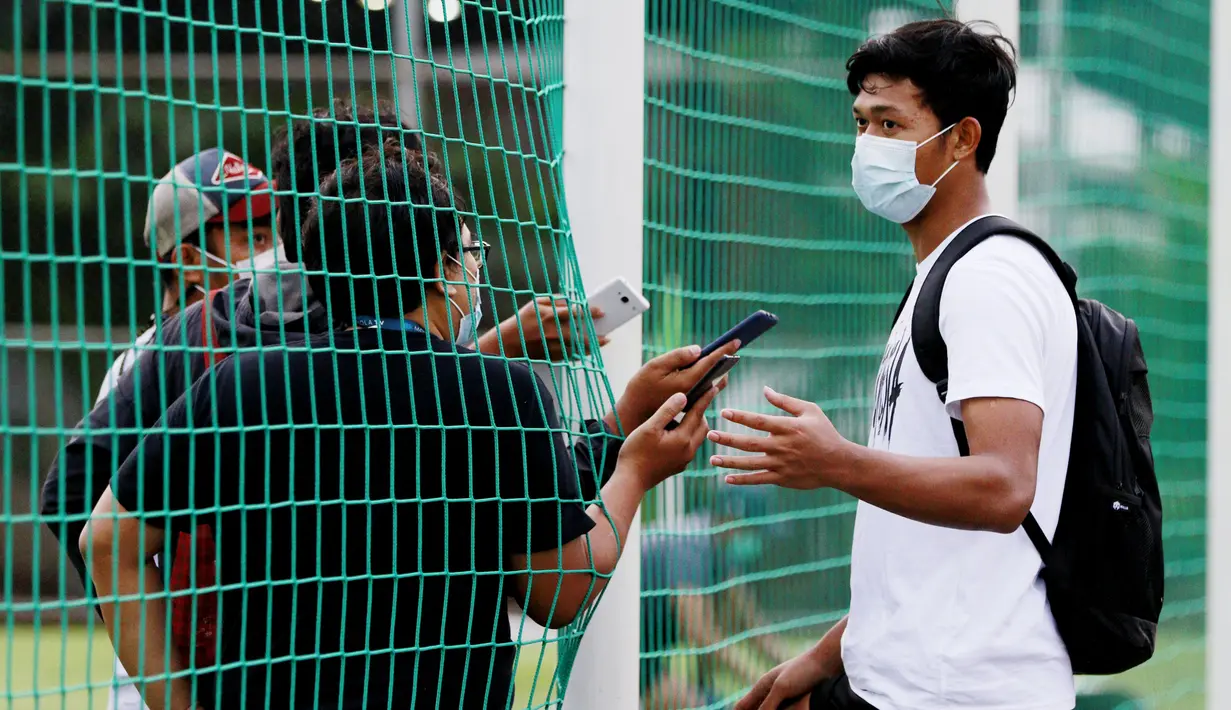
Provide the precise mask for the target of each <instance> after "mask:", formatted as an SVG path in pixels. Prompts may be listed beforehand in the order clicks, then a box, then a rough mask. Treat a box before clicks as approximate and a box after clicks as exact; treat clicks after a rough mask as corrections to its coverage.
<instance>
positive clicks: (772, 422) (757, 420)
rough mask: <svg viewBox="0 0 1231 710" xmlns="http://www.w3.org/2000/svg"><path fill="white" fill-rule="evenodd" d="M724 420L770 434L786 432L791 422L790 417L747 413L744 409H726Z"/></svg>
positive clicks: (723, 415)
mask: <svg viewBox="0 0 1231 710" xmlns="http://www.w3.org/2000/svg"><path fill="white" fill-rule="evenodd" d="M722 418H723V419H726V420H727V421H729V422H735V423H736V424H739V425H741V426H746V427H748V428H749V429H756V430H757V431H764V432H767V433H770V434H779V433H782V432H785V431H786V430H787V427H788V426H789V424H790V422H791V418H790V417H779V416H776V415H772V414H758V413H756V412H745V411H744V410H742V409H724V410H722Z"/></svg>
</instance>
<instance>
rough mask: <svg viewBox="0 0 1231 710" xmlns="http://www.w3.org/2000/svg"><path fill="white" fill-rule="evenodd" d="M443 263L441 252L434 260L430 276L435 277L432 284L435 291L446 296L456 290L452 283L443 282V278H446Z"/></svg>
mask: <svg viewBox="0 0 1231 710" xmlns="http://www.w3.org/2000/svg"><path fill="white" fill-rule="evenodd" d="M444 263H445V255H444V254H441V255H440V258H439V259H437V260H436V266H435V267H433V269H432V271H433V274H432V276H433V278H434V279H435V281H433V283H432V285H433V286H435V287H436V292H437V293H439V294H440V295H441V296H444V297H445V298H448V297H449V296H452V295H453V294H454V293H456V292H457V288H456V287H454V286H453V284H450V283H445V279H447V278H448V275H446V274H445V270H444Z"/></svg>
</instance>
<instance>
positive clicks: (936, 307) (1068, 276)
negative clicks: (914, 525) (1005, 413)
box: [911, 217, 1077, 565]
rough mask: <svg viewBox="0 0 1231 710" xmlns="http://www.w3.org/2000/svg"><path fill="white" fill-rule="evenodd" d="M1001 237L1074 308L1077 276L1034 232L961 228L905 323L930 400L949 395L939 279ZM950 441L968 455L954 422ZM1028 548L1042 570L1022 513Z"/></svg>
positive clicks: (1031, 528) (1040, 546)
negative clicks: (1048, 276)
mask: <svg viewBox="0 0 1231 710" xmlns="http://www.w3.org/2000/svg"><path fill="white" fill-rule="evenodd" d="M999 235H1006V236H1011V237H1017V238H1018V239H1021V240H1023V241H1025V242H1028V243H1029V244H1030V245H1031V246H1033V247H1034V248H1035V249H1037V250H1038V251H1039V253H1040V254H1042V255H1043V257H1044V258H1045V259H1047V262H1048V263H1049V264H1051V267H1052V269H1054V270H1055V272H1056V275H1057V276H1059V277H1060V281H1061V282H1062V283H1063V284H1064V288H1065V290H1066V291H1068V294H1069V298H1070V299H1071V300H1072V301H1073V306H1074V307H1076V306H1077V272H1075V271H1074V270H1073V268H1072V267H1071V266H1069V265H1068V264H1066V263H1065V262H1064V261H1063V260H1062V259H1061V258H1060V255H1059V254H1057V253H1056V250H1055V249H1052V248H1051V245H1050V244H1048V243H1047V242H1045V241H1044V240H1043V239H1042V238H1041V237H1039V236H1038V235H1037V234H1035V233H1034V232H1031V231H1030V230H1028V229H1026V228H1025V227H1023V226H1021V225H1020V224H1018V223H1016V222H1014V221H1013V220H1011V219H1008V218H1006V217H984V218H983V219H980V220H977V221H975V222H973V223H972V224H970V225H969V226H967V227H966V228H965V229H963V230H962V232H961V233H960V234H958V235H957V236H956V237H955V238H954V240H953V242H952V243H950V244H949V246H948V247H947V248H946V249H945V250H944V251H943V252H941V254H940V258H939V259H937V261H936V263H935V264H934V265H933V266H932V270H931V271H929V272H928V275H927V278H925V279H924V280H923V285H922V286H921V287H920V288H919V298H918V299H917V300H916V301H915V310H914V317H913V319H912V321H911V342H912V344H913V346H914V350H915V357H916V359H918V360H919V367H920V369H922V370H923V374H924V375H925V376H926V377H927V378H928V380H929V381H930V382H932V383H933V384H935V385H936V394H937V395H938V396H939V397H940V401H941V402H944V401H946V399H947V395H948V394H949V349H948V347H947V346H946V345H945V339H944V337H943V336H942V335H941V333H940V297H941V295H942V293H943V292H944V288H945V279H946V278H947V277H948V276H949V271H950V270H951V269H952V268H953V265H954V264H956V263H957V262H958V260H959V259H961V258H962V257H963V256H965V255H966V254H967V253H968V252H969V251H970V250H971V249H974V248H975V247H976V246H978V245H979V244H981V243H983V242H984V241H985V240H987V239H988V238H990V237H994V236H999ZM952 424H953V437H954V439H956V441H957V446H958V451H959V453H961V455H962V456H968V455H969V454H970V445H969V443H968V442H967V440H966V428H965V427H964V426H963V425H962V422H960V421H958V420H957V419H953V420H952ZM1022 528H1024V529H1025V531H1026V535H1027V537H1029V538H1030V542H1031V543H1033V544H1034V548H1035V550H1037V551H1038V553H1039V556H1040V557H1042V559H1043V563H1044V565H1046V564H1047V563H1048V562H1049V561H1050V559H1051V543H1050V542H1049V541H1048V540H1047V536H1046V535H1044V534H1043V530H1042V528H1041V527H1040V526H1039V523H1038V521H1037V520H1035V518H1034V514H1033V513H1027V514H1026V519H1025V520H1024V521H1023V522H1022Z"/></svg>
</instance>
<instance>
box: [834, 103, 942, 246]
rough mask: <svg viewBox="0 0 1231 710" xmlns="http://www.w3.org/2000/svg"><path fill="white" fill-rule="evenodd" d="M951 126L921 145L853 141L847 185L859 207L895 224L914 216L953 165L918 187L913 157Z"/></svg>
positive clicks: (885, 140)
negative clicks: (861, 204) (934, 180)
mask: <svg viewBox="0 0 1231 710" xmlns="http://www.w3.org/2000/svg"><path fill="white" fill-rule="evenodd" d="M956 125H957V124H956V123H955V124H953V126H956ZM953 126H949V128H946V129H945V130H943V131H941V132H940V133H937V134H936V135H934V136H932V137H931V138H929V139H927V140H925V141H923V142H922V143H916V142H915V141H904V140H898V139H896V138H883V137H881V136H874V135H870V134H867V133H865V134H863V135H862V136H859V138H857V139H855V157H853V158H851V186H852V187H854V188H855V194H856V195H859V201H860V202H862V203H863V206H864V207H865V208H867V210H868V211H869V212H871V213H872V214H874V215H877V216H880V217H884V218H885V219H887V220H889V221H890V222H897V223H898V224H905V223H907V222H909V221H911V220H912V219H914V218H915V217H918V216H919V213H920V212H922V211H923V208H924V207H926V206H927V204H928V202H929V201H930V200H931V199H932V196H933V195H935V194H936V186H937V185H938V184H940V181H941V180H943V179H944V178H945V175H948V174H949V171H950V170H953V169H954V168H955V167H957V163H956V162H955V163H953V165H950V166H949V169H948V170H946V171H945V172H944V173H943V174H941V176H940V177H939V178H937V179H936V182H934V183H932V184H931V185H921V184H919V178H918V177H917V176H916V175H915V154H916V153H917V152H918V150H919V149H920V148H922V147H923V146H925V145H927V144H928V143H931V142H932V141H934V140H936V139H937V138H938V137H939V136H942V135H944V134H945V133H946V132H947V131H949V129H951V128H953Z"/></svg>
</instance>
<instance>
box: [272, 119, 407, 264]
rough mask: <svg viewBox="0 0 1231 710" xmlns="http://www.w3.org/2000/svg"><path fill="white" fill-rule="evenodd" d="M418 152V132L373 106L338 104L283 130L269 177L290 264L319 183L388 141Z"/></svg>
mask: <svg viewBox="0 0 1231 710" xmlns="http://www.w3.org/2000/svg"><path fill="white" fill-rule="evenodd" d="M390 138H393V139H396V140H400V141H401V143H402V144H403V145H405V146H406V147H407V148H410V149H412V150H422V147H423V145H422V143H421V141H420V140H419V134H418V132H416V131H414V130H413V129H411V128H410V127H409V126H407V125H406V124H404V123H403V122H402V120H401V118H399V117H398V113H397V111H396V110H394V109H392V108H390V107H388V106H383V105H381V104H379V103H377V104H376V105H374V106H351V105H349V104H347V103H345V102H343V101H341V100H339V101H335V102H334V103H333V105H332V106H322V107H319V108H316V109H314V110H313V111H312V117H311V118H306V119H299V120H297V121H294V122H292V123H291V125H290V127H289V129H287V128H283V129H282V130H281V131H280V132H279V134H278V137H277V139H276V140H275V142H274V146H273V150H272V152H271V156H270V166H269V167H270V173H271V177H272V178H273V181H274V184H275V186H276V189H277V191H278V193H279V194H278V224H277V225H276V226H277V228H278V234H279V235H281V237H282V242H283V248H284V249H286V253H287V257H288V258H289V259H290V260H291V261H296V260H298V256H299V242H300V235H301V233H302V231H303V226H304V225H305V224H306V223H307V219H306V218H307V215H308V210H309V209H310V208H311V206H312V198H313V197H315V196H316V193H317V189H318V188H319V187H320V184H321V181H323V180H324V179H325V178H326V177H328V176H329V175H331V174H332V173H333V172H334V171H335V170H337V169H338V166H339V165H341V164H342V163H343V162H344V161H347V160H353V159H355V158H357V157H359V154H360V153H361V152H363V151H364V150H367V149H369V148H372V147H377V148H379V147H380V146H381V145H383V144H384V142H385V141H386V140H387V139H390Z"/></svg>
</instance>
